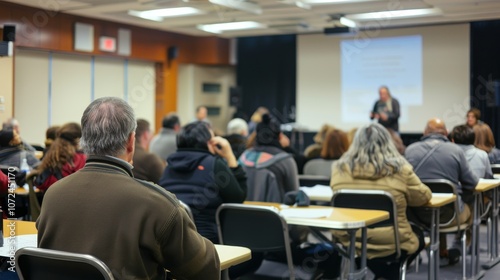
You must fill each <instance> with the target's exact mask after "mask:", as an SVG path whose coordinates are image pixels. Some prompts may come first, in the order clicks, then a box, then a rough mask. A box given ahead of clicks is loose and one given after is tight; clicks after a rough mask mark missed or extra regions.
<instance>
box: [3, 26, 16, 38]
mask: <svg viewBox="0 0 500 280" xmlns="http://www.w3.org/2000/svg"><path fill="white" fill-rule="evenodd" d="M2 41H5V42H14V41H16V26H15V25H4V26H3V36H2Z"/></svg>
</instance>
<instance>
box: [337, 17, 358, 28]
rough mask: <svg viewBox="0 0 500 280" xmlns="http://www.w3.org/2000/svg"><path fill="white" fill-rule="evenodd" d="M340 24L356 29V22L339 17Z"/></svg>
mask: <svg viewBox="0 0 500 280" xmlns="http://www.w3.org/2000/svg"><path fill="white" fill-rule="evenodd" d="M340 24H342V25H344V26H348V27H352V28H355V27H356V22H355V21H354V20H351V19H348V18H346V17H341V18H340Z"/></svg>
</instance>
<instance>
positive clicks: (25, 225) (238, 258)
mask: <svg viewBox="0 0 500 280" xmlns="http://www.w3.org/2000/svg"><path fill="white" fill-rule="evenodd" d="M12 223H14V225H15V232H16V235H25V234H37V232H38V231H37V229H36V227H35V222H29V221H17V220H3V235H4V236H5V237H8V236H10V228H9V226H10V225H11V224H12ZM215 249H216V250H217V254H219V259H220V266H221V270H224V269H227V268H229V267H231V266H234V265H237V264H240V263H242V262H245V261H248V260H250V259H251V258H252V255H251V251H250V249H248V248H245V247H239V246H226V245H215Z"/></svg>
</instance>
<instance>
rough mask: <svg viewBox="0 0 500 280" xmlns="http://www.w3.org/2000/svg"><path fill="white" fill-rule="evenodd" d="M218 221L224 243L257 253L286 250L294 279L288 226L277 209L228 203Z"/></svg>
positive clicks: (220, 236)
mask: <svg viewBox="0 0 500 280" xmlns="http://www.w3.org/2000/svg"><path fill="white" fill-rule="evenodd" d="M215 219H216V222H217V229H218V231H219V241H220V242H221V244H224V245H233V246H243V247H247V248H249V249H250V250H251V251H252V252H255V253H258V252H273V251H274V252H275V251H285V253H286V258H287V264H288V271H289V273H290V275H289V279H292V280H294V279H295V272H294V267H293V261H292V250H291V248H290V238H289V235H288V225H287V223H286V221H285V219H283V217H281V216H280V215H279V213H278V211H277V210H276V208H273V207H267V206H253V205H244V204H236V203H226V204H222V205H221V206H219V208H218V209H217V213H216V216H215Z"/></svg>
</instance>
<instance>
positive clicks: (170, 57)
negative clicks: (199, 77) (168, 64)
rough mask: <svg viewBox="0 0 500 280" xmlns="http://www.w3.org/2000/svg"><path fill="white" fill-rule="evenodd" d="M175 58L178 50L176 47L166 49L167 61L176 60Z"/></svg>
mask: <svg viewBox="0 0 500 280" xmlns="http://www.w3.org/2000/svg"><path fill="white" fill-rule="evenodd" d="M177 56H179V48H178V47H176V46H170V47H168V53H167V57H168V60H173V59H176V58H177Z"/></svg>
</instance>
